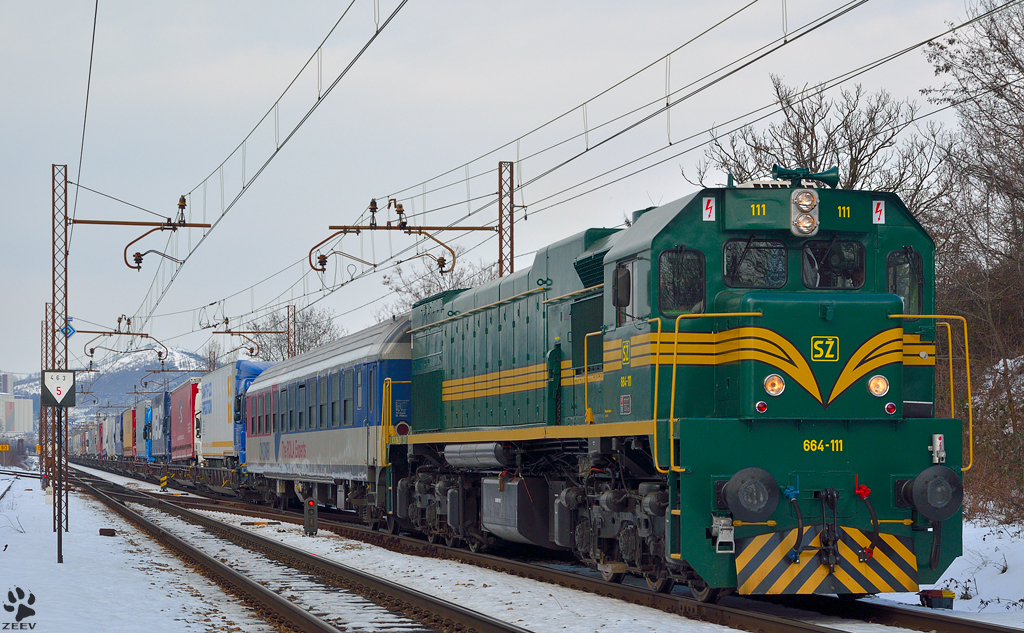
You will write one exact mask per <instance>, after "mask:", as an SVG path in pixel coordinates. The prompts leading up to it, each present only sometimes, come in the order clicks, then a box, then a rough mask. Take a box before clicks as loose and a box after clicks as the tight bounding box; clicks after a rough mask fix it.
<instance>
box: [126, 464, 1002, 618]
mask: <svg viewBox="0 0 1024 633" xmlns="http://www.w3.org/2000/svg"><path fill="white" fill-rule="evenodd" d="M121 474H125V473H121ZM130 492H131V493H132V494H133V495H138V494H140V492H141V491H139V490H135V489H130ZM151 496H156V495H151ZM165 503H169V504H170V505H174V506H179V505H182V504H183V501H182V499H181V498H177V497H176V498H174V499H173V500H165ZM222 503H223V502H222ZM218 510H219V511H221V512H229V513H232V514H236V515H242V516H255V517H264V518H271V519H274V520H278V521H282V522H287V523H291V524H294V525H302V523H303V518H302V514H301V511H300V512H299V513H298V514H296V513H285V512H281V511H276V510H275V511H271V510H269V509H267V510H257V509H255V508H254V507H253V506H252V504H241V503H239V504H237V506H236V507H225V506H222V507H220V508H218ZM883 521H884V520H883ZM903 521H906V519H904V520H903ZM320 527H321V529H324V530H330V531H332V532H334V533H336V534H338V535H340V536H343V537H345V538H350V539H353V540H358V541H361V542H365V543H370V544H373V545H377V546H379V547H383V548H386V549H388V550H391V551H394V552H399V553H403V554H413V555H419V556H430V557H434V558H441V559H447V560H454V561H457V562H460V563H465V564H469V565H476V566H478V567H481V568H485V569H491V570H494V571H500V572H504V573H509V574H513V575H517V576H520V577H524V578H526V577H528V578H531V579H533V580H536V581H538V582H547V583H551V584H556V585H562V586H567V587H574V588H575V589H578V590H580V591H586V592H589V593H597V594H600V595H604V596H607V597H610V598H615V599H617V600H622V601H624V602H627V603H630V604H636V605H642V606H647V607H651V608H654V609H658V610H661V611H665V612H668V613H676V614H679V615H682V616H684V617H688V618H693V619H699V620H702V621H705V622H714V623H717V624H721V625H725V626H732V627H734V628H738V629H740V630H747V631H764V632H765V633H794V632H797V631H800V632H804V633H838V631H839V630H838V629H833V628H826V627H823V626H821V625H816V624H813V623H809V622H802V621H799V620H789V619H785V618H782V617H779V616H771V615H767V614H762V613H759V612H757V611H747V610H744V609H743V608H742V607H732V608H730V607H725V606H723V605H721V604H710V603H702V602H697V601H696V600H692V599H689V598H686V597H683V596H681V595H679V594H661V593H654V592H652V591H649V590H647V589H641V588H640V587H634V586H631V585H628V584H610V583H607V582H604V581H602V580H600V579H597V578H593V577H589V576H586V575H581V574H579V573H577V572H574V571H570V570H567V569H565V568H563V567H561V566H559V567H558V568H554V567H548V566H544V565H538V564H533V563H527V562H523V561H517V560H509V559H505V558H500V557H497V556H494V555H492V554H483V553H473V552H470V551H467V550H464V549H457V548H448V547H444V546H441V545H438V544H430V543H427V542H426V541H424V540H422V539H418V538H414V537H411V536H397V535H392V534H389V533H387V532H380V531H377V530H370V529H368V528H366V527H364V526H357V525H351V524H347V523H336V522H334V520H323V519H321V522H320ZM775 599H776V600H777V601H778V600H783V598H781V597H776V598H775ZM784 600H785V602H784V604H785V605H786V606H790V607H795V608H800V609H806V610H811V611H816V612H819V613H825V614H826V615H837V616H841V617H844V618H847V619H850V618H856V619H860V620H865V621H873V622H875V623H877V624H883V623H884V624H886V625H889V626H897V627H902V628H905V629H911V630H918V631H936V632H937V633H1014V632H1016V633H1020V629H1015V628H1010V627H1007V626H1002V625H998V624H990V623H988V622H984V621H978V620H969V619H966V618H962V617H950V615H947V613H948V612H946V613H943V612H942V610H938V611H932V610H924V609H918V608H913V607H910V608H906V607H898V606H895V605H886V604H882V603H878V602H868V601H860V600H857V601H850V600H838V599H836V598H832V597H828V596H815V595H802V596H788V597H786V598H784Z"/></svg>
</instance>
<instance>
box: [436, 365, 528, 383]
mask: <svg viewBox="0 0 1024 633" xmlns="http://www.w3.org/2000/svg"><path fill="white" fill-rule="evenodd" d="M544 369H546V367H545V365H543V364H539V365H530V366H529V367H520V368H518V369H505V370H502V371H492V372H490V373H487V374H479V375H477V376H467V377H466V378H456V379H454V380H446V381H444V382H443V383H442V384H441V386H442V388H447V387H457V386H459V385H469V384H475V383H479V382H486V381H488V380H496V379H499V378H511V377H513V376H520V375H522V374H528V373H531V372H535V371H538V370H544Z"/></svg>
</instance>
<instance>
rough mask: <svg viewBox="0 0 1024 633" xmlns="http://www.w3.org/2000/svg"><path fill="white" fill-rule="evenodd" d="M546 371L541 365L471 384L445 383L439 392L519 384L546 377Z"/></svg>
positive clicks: (463, 391) (469, 390)
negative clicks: (517, 373) (532, 369)
mask: <svg viewBox="0 0 1024 633" xmlns="http://www.w3.org/2000/svg"><path fill="white" fill-rule="evenodd" d="M547 373H548V372H547V370H546V369H545V368H544V367H543V366H541V368H540V369H538V370H535V371H532V372H530V373H526V374H519V375H517V376H495V377H493V378H488V379H486V380H480V381H478V382H474V383H471V384H462V385H455V386H447V385H445V386H442V387H441V393H442V394H451V395H454V394H458V393H468V392H471V391H479V390H481V389H492V388H494V387H504V386H510V385H519V384H522V383H526V382H533V381H534V380H538V379H546V378H547Z"/></svg>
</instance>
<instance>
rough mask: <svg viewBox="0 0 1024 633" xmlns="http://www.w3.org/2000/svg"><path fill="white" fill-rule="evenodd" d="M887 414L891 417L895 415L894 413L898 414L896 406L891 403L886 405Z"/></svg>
mask: <svg viewBox="0 0 1024 633" xmlns="http://www.w3.org/2000/svg"><path fill="white" fill-rule="evenodd" d="M885 412H886V413H888V414H889V415H893V414H894V413H896V405H895V404H893V403H891V402H888V403H886V405H885Z"/></svg>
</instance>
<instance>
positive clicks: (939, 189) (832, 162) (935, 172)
mask: <svg viewBox="0 0 1024 633" xmlns="http://www.w3.org/2000/svg"><path fill="white" fill-rule="evenodd" d="M772 86H773V88H774V91H775V97H776V99H777V101H778V103H779V105H780V106H781V108H782V116H783V118H782V120H781V121H779V122H772V123H769V124H768V126H767V127H766V128H765V129H764V130H763V131H759V130H757V129H755V128H754V127H752V126H748V127H745V128H743V129H741V130H739V131H738V132H736V133H734V134H731V135H729V136H727V137H719V136H713V137H712V142H711V146H710V147H709V148H708V149H707V150H706V151H705V153H704V160H702V161H701V162H700V163H699V164H698V165H697V178H696V181H691V182H694V184H698V185H699V186H706V181H707V179H708V177H709V174H711V173H713V172H718V173H729V174H732V175H733V177H734V178H736V179H737V180H738V181H740V182H743V181H747V180H754V179H757V178H765V177H768V176H769V175H770V174H771V170H772V165H781V166H783V167H806V168H808V169H810V171H811V172H821V171H825V170H827V169H829V168H831V167H833V166H838V167H839V185H840V187H842V188H844V189H876V190H884V191H895V192H897V193H899V194H900V195H901V197H902V198H903V200H904V201H905V202H906V203H907V206H908V208H910V210H911V212H912V213H914V215H915V216H923V217H926V218H927V217H930V216H932V215H934V213H935V212H936V210H937V209H938V208H939V207H940V206H941V201H942V200H943V199H945V198H946V197H947V196H948V195H949V193H950V191H951V190H952V188H953V184H954V180H953V178H952V176H951V171H950V170H949V169H948V167H947V166H946V163H945V160H944V159H945V158H946V157H947V156H948V154H949V153H950V151H951V148H952V147H953V145H954V138H953V137H952V136H951V135H949V134H947V133H946V132H945V131H944V130H943V129H942V127H941V126H938V125H929V126H926V127H924V128H923V129H919V128H917V127H916V126H914V117H915V115H916V114H917V112H918V107H917V105H916V104H914V103H913V102H911V101H897V100H895V99H893V98H892V96H891V95H890V94H889V93H888V92H886V91H884V90H882V91H880V92H878V93H876V94H865V92H864V90H863V88H862V87H861V86H859V85H858V86H856V87H854V88H853V89H852V90H842V91H841V92H840V94H839V98H838V99H828V98H826V96H825V94H824V91H822V90H820V89H819V88H809V87H807V86H805V87H804V88H803V89H797V88H794V87H791V86H787V85H785V84H784V83H783V81H782V79H781V78H780V77H778V76H775V75H773V76H772ZM911 128H913V129H911ZM683 176H684V177H686V174H685V173H684V174H683ZM688 180H689V179H688Z"/></svg>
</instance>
